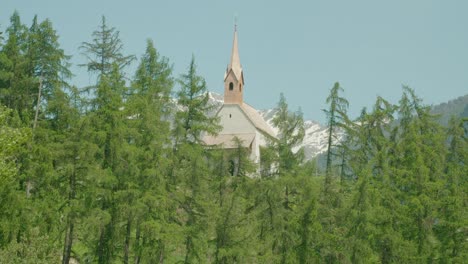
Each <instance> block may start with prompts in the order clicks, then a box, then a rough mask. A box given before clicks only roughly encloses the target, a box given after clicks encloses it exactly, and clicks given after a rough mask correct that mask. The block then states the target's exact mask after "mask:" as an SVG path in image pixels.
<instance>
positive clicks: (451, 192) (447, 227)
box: [434, 118, 468, 263]
mask: <svg viewBox="0 0 468 264" xmlns="http://www.w3.org/2000/svg"><path fill="white" fill-rule="evenodd" d="M447 137H448V153H447V158H446V164H445V188H444V190H443V193H442V198H441V206H440V213H439V216H440V223H438V224H437V225H436V226H435V227H434V229H435V232H436V234H437V236H438V237H439V239H440V242H441V246H440V259H441V262H442V263H450V262H451V261H453V262H454V263H457V262H460V263H461V262H463V259H466V258H467V257H468V256H467V254H466V251H467V244H466V241H464V240H466V232H464V231H463V228H464V227H465V226H466V225H467V220H466V219H467V212H466V209H464V208H463V207H464V204H466V201H467V197H466V193H467V191H468V181H467V180H466V179H465V178H464V177H463V176H466V175H467V173H468V170H467V166H466V161H467V160H468V151H467V150H468V144H467V143H468V141H467V138H466V134H465V132H464V129H463V122H462V121H461V120H458V119H455V118H452V119H451V120H450V122H449V128H448V131H447Z"/></svg>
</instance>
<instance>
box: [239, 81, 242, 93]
mask: <svg viewBox="0 0 468 264" xmlns="http://www.w3.org/2000/svg"><path fill="white" fill-rule="evenodd" d="M239 92H242V84H240V83H239Z"/></svg>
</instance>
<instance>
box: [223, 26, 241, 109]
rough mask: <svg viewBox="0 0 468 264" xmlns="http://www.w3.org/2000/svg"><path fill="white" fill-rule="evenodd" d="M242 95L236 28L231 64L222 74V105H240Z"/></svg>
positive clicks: (235, 29)
mask: <svg viewBox="0 0 468 264" xmlns="http://www.w3.org/2000/svg"><path fill="white" fill-rule="evenodd" d="M243 94H244V73H243V71H242V67H241V64H240V58H239V48H238V45H237V26H235V28H234V41H233V43H232V53H231V62H230V63H229V65H228V67H227V69H226V73H225V74H224V103H225V104H242V103H243Z"/></svg>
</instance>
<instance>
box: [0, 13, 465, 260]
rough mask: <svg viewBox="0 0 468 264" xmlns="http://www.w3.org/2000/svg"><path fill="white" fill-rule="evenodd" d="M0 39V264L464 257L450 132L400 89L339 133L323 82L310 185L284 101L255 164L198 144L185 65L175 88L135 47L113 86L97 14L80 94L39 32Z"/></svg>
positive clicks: (336, 102)
mask: <svg viewBox="0 0 468 264" xmlns="http://www.w3.org/2000/svg"><path fill="white" fill-rule="evenodd" d="M2 36H3V37H4V39H3V41H2V45H0V103H1V105H2V106H0V201H1V202H0V211H1V212H2V213H1V214H0V263H57V262H60V261H61V262H62V263H71V262H72V260H76V261H77V262H79V263H464V262H466V259H467V258H468V255H467V253H466V252H468V243H467V238H468V231H467V226H468V222H467V219H468V215H467V210H466V207H467V206H466V205H467V204H468V199H467V191H468V181H467V178H466V175H468V169H467V166H466V163H467V160H468V141H467V130H466V125H467V123H466V120H463V119H460V118H457V117H454V118H453V119H452V120H451V121H450V122H449V123H448V126H447V127H446V128H444V127H442V126H441V125H439V124H438V122H439V121H440V120H439V118H438V117H437V116H434V115H433V114H432V113H431V108H430V107H428V106H426V105H424V104H423V102H422V100H421V99H420V98H418V97H417V95H416V93H415V91H414V90H413V89H411V88H409V87H404V88H403V94H402V97H401V100H400V101H399V102H398V104H395V105H393V104H391V103H389V102H388V101H386V100H385V99H383V98H380V97H377V99H376V102H375V104H374V106H373V107H372V109H370V110H367V109H364V110H363V111H362V113H361V115H360V116H359V117H358V118H357V119H356V120H350V119H349V118H348V116H347V114H346V109H347V106H348V102H347V101H346V99H345V98H343V97H342V96H341V95H340V93H341V92H342V91H343V90H342V88H341V87H340V85H339V84H338V83H336V84H335V85H334V87H333V88H332V89H331V91H330V96H329V97H328V98H327V104H329V108H328V109H327V110H326V111H325V113H326V115H327V120H328V128H329V130H328V140H329V142H328V143H329V149H328V152H327V170H326V173H324V174H323V175H322V174H321V173H319V172H318V170H317V167H316V165H317V162H316V161H308V162H304V160H303V153H302V151H301V150H297V146H298V145H299V144H300V143H301V142H302V140H303V137H304V133H305V131H304V124H303V119H302V113H301V112H300V111H298V112H295V113H292V112H290V111H289V109H288V105H287V103H286V100H285V97H284V96H283V95H280V100H279V103H278V107H277V111H276V114H275V117H274V118H273V123H274V125H275V126H276V127H277V128H278V129H279V134H278V136H277V138H274V139H270V141H271V142H269V143H270V144H269V146H267V147H262V148H261V150H260V151H261V164H260V165H258V164H255V163H253V162H252V161H251V159H250V157H249V153H250V151H249V150H248V149H247V148H246V147H245V143H244V142H241V141H240V140H239V139H238V138H236V139H234V141H235V142H234V143H235V145H237V147H236V148H233V149H230V150H224V149H218V148H213V147H210V148H207V147H206V146H204V145H203V140H202V138H203V136H204V135H207V134H211V135H215V134H216V132H217V131H218V130H219V128H220V127H219V124H218V123H217V118H216V117H212V116H211V115H210V113H212V112H213V107H214V106H212V105H210V104H209V102H208V94H207V87H206V83H205V81H204V79H203V78H202V77H201V76H199V75H198V74H197V72H196V66H195V61H194V59H193V58H192V61H191V63H190V65H189V68H188V71H187V73H186V74H184V75H182V76H181V77H180V78H179V79H178V80H177V81H176V80H175V79H174V78H173V76H172V66H171V65H170V63H169V60H168V59H167V58H165V57H164V56H161V55H160V54H159V53H158V51H157V50H156V48H155V47H154V44H153V42H152V41H151V40H148V41H147V45H146V50H145V52H144V54H143V55H142V57H141V59H140V63H139V65H138V67H137V69H136V72H135V75H134V77H133V78H131V80H130V82H128V83H127V79H126V78H125V76H124V74H123V71H122V68H123V67H124V66H126V65H128V63H130V62H131V60H132V56H125V55H123V54H122V42H121V41H120V39H119V37H118V31H116V30H115V29H114V28H108V27H107V25H106V23H105V19H104V18H103V21H102V25H101V27H100V29H99V30H97V31H96V32H94V33H93V38H94V39H93V40H92V41H91V42H89V43H84V44H83V46H82V49H83V50H84V52H85V55H86V56H87V58H88V62H87V64H86V66H87V67H88V70H89V72H90V73H97V75H98V81H97V84H96V85H95V86H92V87H87V88H86V89H78V88H76V87H70V86H69V85H68V84H67V81H68V80H69V79H68V78H69V77H71V74H70V71H69V69H68V67H69V65H68V63H67V60H68V56H66V55H65V54H64V52H63V50H62V49H61V48H60V45H59V36H58V35H57V34H56V32H55V30H54V29H53V27H52V23H51V22H50V21H49V20H47V19H46V20H44V21H42V22H41V21H38V19H37V17H35V18H34V19H33V22H32V25H31V26H30V27H26V26H25V25H23V24H22V23H21V20H20V17H19V15H18V13H16V12H15V13H14V14H13V15H12V16H11V19H10V25H9V26H8V27H7V30H6V31H5V33H4V34H3V35H2ZM174 84H179V85H180V89H179V90H178V92H177V93H176V95H177V103H178V104H177V106H176V107H174V103H173V100H172V99H171V94H172V92H173V88H174ZM82 91H89V92H90V94H89V95H86V96H82V94H81V93H80V92H82ZM457 102H458V101H457ZM3 105H5V106H6V107H5V106H3ZM457 109H458V110H460V111H461V109H462V108H461V107H459V108H457ZM36 110H37V111H36ZM458 110H457V111H458ZM465 110H466V109H465ZM397 117H398V118H397ZM337 132H339V133H341V134H342V135H343V137H341V138H340V140H338V138H336V135H337ZM333 165H335V167H334V166H333ZM257 176H259V177H257ZM338 176H339V177H340V183H339V184H337V182H336V181H334V179H335V178H337V177H338Z"/></svg>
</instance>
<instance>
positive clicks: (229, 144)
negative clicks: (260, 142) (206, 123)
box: [203, 133, 255, 149]
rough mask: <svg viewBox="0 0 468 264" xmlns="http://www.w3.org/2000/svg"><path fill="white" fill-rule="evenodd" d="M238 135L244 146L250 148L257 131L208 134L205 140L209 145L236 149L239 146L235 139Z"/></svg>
mask: <svg viewBox="0 0 468 264" xmlns="http://www.w3.org/2000/svg"><path fill="white" fill-rule="evenodd" d="M236 137H237V138H238V139H239V140H240V141H241V146H242V147H244V148H249V147H251V145H252V142H253V141H254V139H255V133H246V134H221V135H217V136H206V137H205V138H204V139H203V141H204V142H205V144H206V145H208V146H214V145H222V146H223V148H224V149H234V148H237V144H236V141H235V140H234V138H236Z"/></svg>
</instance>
